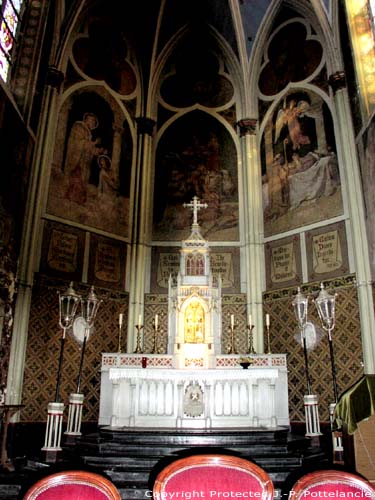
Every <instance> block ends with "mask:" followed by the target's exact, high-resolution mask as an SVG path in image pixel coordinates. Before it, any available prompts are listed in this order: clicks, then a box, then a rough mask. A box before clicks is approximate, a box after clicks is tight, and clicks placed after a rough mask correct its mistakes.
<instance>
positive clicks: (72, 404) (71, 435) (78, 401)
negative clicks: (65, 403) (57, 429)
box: [64, 392, 84, 443]
mask: <svg viewBox="0 0 375 500" xmlns="http://www.w3.org/2000/svg"><path fill="white" fill-rule="evenodd" d="M83 399H84V395H83V394H80V393H77V392H73V393H71V394H70V396H69V413H68V425H67V429H66V431H65V432H64V435H65V436H66V437H67V439H68V441H69V442H70V443H72V442H74V441H75V438H76V437H77V436H81V434H82V433H81V424H82V409H83Z"/></svg>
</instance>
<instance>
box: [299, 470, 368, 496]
mask: <svg viewBox="0 0 375 500" xmlns="http://www.w3.org/2000/svg"><path fill="white" fill-rule="evenodd" d="M314 498H316V499H319V498H327V499H332V500H334V499H335V498H336V499H339V498H340V499H345V498H358V499H362V500H374V499H375V488H374V487H373V486H372V485H371V483H370V482H368V481H366V480H365V479H362V478H361V477H360V476H357V475H356V474H352V473H350V472H345V471H339V470H320V471H314V472H310V473H309V474H306V475H304V476H302V477H301V478H300V479H299V480H298V481H297V482H296V483H295V485H294V486H293V488H292V489H291V491H290V493H289V499H290V500H299V499H303V500H308V499H311V500H312V499H314Z"/></svg>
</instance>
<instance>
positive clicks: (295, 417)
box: [264, 276, 363, 421]
mask: <svg viewBox="0 0 375 500" xmlns="http://www.w3.org/2000/svg"><path fill="white" fill-rule="evenodd" d="M319 285H320V284H319V283H311V284H307V285H305V286H303V287H301V288H302V292H303V293H304V295H306V296H308V297H309V299H310V300H309V309H308V320H309V321H311V322H313V323H314V324H315V325H319V326H320V321H319V317H318V314H317V311H316V307H315V304H313V303H312V300H311V299H312V298H314V297H316V296H317V295H318V293H319ZM324 285H325V288H326V289H327V291H328V292H329V293H333V292H336V293H337V297H336V326H335V329H334V330H333V335H332V337H333V349H334V359H335V364H336V372H337V386H338V392H339V394H340V393H342V392H343V391H344V390H345V389H347V388H349V387H350V386H351V385H352V384H353V383H354V382H355V381H356V380H358V379H359V378H360V377H361V376H362V374H363V370H362V365H361V360H362V346H361V332H360V321H359V311H358V297H357V288H356V285H355V279H354V276H346V277H343V278H337V279H333V280H331V281H326V282H324ZM296 293H297V290H296V288H288V289H282V290H278V291H275V292H269V293H265V294H264V308H265V313H269V314H270V318H271V327H270V340H271V350H272V352H275V353H276V352H283V353H287V364H288V382H289V414H290V419H291V421H304V408H303V395H304V394H305V387H306V383H305V381H306V377H305V363H304V357H303V349H302V347H301V346H300V344H299V343H298V342H297V340H296V339H295V338H294V336H295V335H296V334H298V329H297V323H296V318H295V316H294V311H293V307H292V301H293V299H294V296H295V294H296ZM321 333H322V338H321V341H320V343H319V344H318V345H317V347H316V348H315V349H314V350H313V351H311V352H309V354H308V359H309V368H310V376H311V379H312V391H313V393H314V394H317V395H318V396H319V415H320V419H321V420H322V421H329V414H328V408H329V404H330V403H332V402H334V397H333V383H332V375H331V361H330V359H331V358H330V354H329V344H328V339H327V334H326V333H325V332H324V331H322V332H321Z"/></svg>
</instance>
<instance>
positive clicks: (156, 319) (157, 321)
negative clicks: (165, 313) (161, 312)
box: [155, 314, 159, 328]
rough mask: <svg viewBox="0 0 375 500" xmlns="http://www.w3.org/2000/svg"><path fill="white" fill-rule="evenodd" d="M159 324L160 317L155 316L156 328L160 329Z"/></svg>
mask: <svg viewBox="0 0 375 500" xmlns="http://www.w3.org/2000/svg"><path fill="white" fill-rule="evenodd" d="M158 324H159V316H158V315H157V314H155V328H157V327H158Z"/></svg>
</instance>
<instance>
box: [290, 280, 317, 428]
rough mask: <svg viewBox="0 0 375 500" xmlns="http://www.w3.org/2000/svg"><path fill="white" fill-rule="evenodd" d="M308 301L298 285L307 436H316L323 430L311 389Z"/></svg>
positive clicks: (295, 303)
mask: <svg viewBox="0 0 375 500" xmlns="http://www.w3.org/2000/svg"><path fill="white" fill-rule="evenodd" d="M308 302H309V299H308V298H307V297H306V296H305V295H303V294H302V293H301V289H300V288H299V287H298V289H297V295H296V296H295V298H294V300H293V302H292V305H293V308H294V314H295V315H296V318H297V321H298V326H299V329H300V332H301V344H302V347H303V354H304V359H305V375H306V389H307V394H305V396H304V397H303V402H304V406H305V419H306V436H309V437H314V436H320V435H321V432H320V423H319V407H318V396H317V395H316V394H313V393H312V390H311V378H310V372H309V358H308V354H307V344H306V323H307V309H308Z"/></svg>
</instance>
